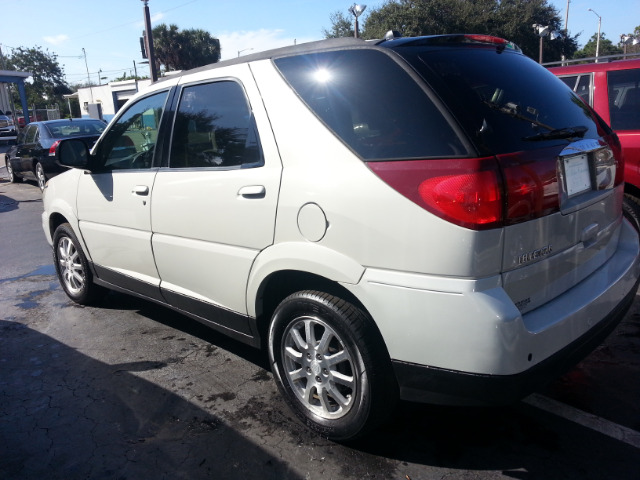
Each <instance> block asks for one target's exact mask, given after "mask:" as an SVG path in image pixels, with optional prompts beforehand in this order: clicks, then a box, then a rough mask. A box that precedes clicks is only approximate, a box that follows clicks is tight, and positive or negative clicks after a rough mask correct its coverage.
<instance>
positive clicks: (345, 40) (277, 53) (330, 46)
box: [156, 31, 520, 83]
mask: <svg viewBox="0 0 640 480" xmlns="http://www.w3.org/2000/svg"><path fill="white" fill-rule="evenodd" d="M394 35H396V34H395V32H391V31H390V32H389V33H388V34H387V36H386V37H385V38H383V39H375V40H363V39H362V38H354V37H340V38H328V39H325V40H318V41H315V42H307V43H301V44H299V45H289V46H286V47H282V48H276V49H272V50H265V51H263V52H258V53H252V54H249V55H243V56H242V57H238V58H233V59H229V60H223V61H221V62H217V63H212V64H209V65H205V66H202V67H198V68H194V69H192V70H185V71H182V72H180V73H179V74H177V75H170V76H167V77H163V78H160V79H158V82H156V83H159V82H162V81H167V80H170V79H171V78H175V77H176V76H184V75H190V74H192V73H197V72H204V71H207V70H213V69H216V68H222V67H226V66H229V65H237V64H243V63H249V62H255V61H259V60H268V59H273V58H278V57H286V56H290V55H301V54H306V53H317V52H323V51H327V50H337V49H347V48H362V47H369V48H376V47H386V48H390V49H393V48H395V47H400V46H405V45H411V44H418V43H420V44H423V45H426V44H427V42H428V41H430V40H432V41H438V42H439V43H442V41H446V40H456V39H461V38H464V37H477V38H479V37H484V38H486V39H489V38H492V39H496V40H501V41H502V42H504V44H505V45H506V44H509V45H511V46H512V47H515V49H516V50H517V51H520V49H519V48H518V47H517V46H515V45H514V44H512V43H510V42H508V41H506V40H502V39H499V38H498V37H492V36H489V35H473V34H451V35H429V36H422V37H396V36H394ZM450 43H454V42H450Z"/></svg>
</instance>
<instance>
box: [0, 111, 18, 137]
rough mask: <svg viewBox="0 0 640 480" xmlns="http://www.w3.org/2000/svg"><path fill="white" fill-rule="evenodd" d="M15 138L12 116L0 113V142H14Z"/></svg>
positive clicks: (15, 132)
mask: <svg viewBox="0 0 640 480" xmlns="http://www.w3.org/2000/svg"><path fill="white" fill-rule="evenodd" d="M16 138H17V131H16V126H15V124H14V123H13V118H11V117H9V116H8V115H0V142H14V141H15V140H16Z"/></svg>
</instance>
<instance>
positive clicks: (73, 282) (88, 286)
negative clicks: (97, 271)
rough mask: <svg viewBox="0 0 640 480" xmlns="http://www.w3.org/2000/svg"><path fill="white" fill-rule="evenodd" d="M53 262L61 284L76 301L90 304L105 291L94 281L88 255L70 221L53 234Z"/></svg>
mask: <svg viewBox="0 0 640 480" xmlns="http://www.w3.org/2000/svg"><path fill="white" fill-rule="evenodd" d="M53 262H54V265H55V267H56V272H57V274H58V280H60V285H62V288H63V289H64V291H65V293H66V294H67V296H68V297H69V298H70V299H71V300H73V301H74V302H76V303H79V304H81V305H88V304H90V303H92V302H93V301H95V300H96V299H97V297H98V296H99V294H101V293H102V292H103V291H104V290H103V289H102V288H101V287H99V286H98V285H95V284H94V283H93V276H92V273H91V269H90V268H89V262H88V261H87V257H86V256H85V254H84V252H83V251H82V247H81V246H80V242H78V238H77V237H76V235H75V234H74V233H73V230H72V229H71V225H69V224H68V223H63V224H62V225H60V226H59V227H58V228H56V231H55V232H54V234H53Z"/></svg>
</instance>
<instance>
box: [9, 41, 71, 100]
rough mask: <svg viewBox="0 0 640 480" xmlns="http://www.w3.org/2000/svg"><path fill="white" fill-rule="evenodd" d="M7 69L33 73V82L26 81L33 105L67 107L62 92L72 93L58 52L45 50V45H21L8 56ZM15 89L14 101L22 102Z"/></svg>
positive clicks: (26, 88) (29, 97) (65, 93)
mask: <svg viewBox="0 0 640 480" xmlns="http://www.w3.org/2000/svg"><path fill="white" fill-rule="evenodd" d="M6 63H7V69H8V70H18V71H24V72H31V73H32V76H31V82H30V81H29V80H27V81H26V82H25V90H26V94H27V104H28V105H29V107H31V106H32V105H35V107H36V108H46V107H47V105H52V104H55V103H57V104H59V105H60V107H61V109H65V108H66V102H65V101H64V98H63V97H62V95H67V94H70V93H71V89H70V88H69V86H68V85H67V83H66V82H65V80H64V71H63V70H62V68H61V67H60V65H59V64H58V60H57V55H56V54H55V53H49V51H48V50H46V51H43V50H42V48H41V47H37V46H36V47H33V48H24V47H18V48H16V49H14V50H13V53H12V54H11V55H10V56H9V57H7V62H6ZM16 90H17V89H14V102H15V103H16V104H17V105H19V104H20V99H19V97H18V93H17V91H16Z"/></svg>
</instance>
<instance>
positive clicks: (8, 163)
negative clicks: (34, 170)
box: [4, 155, 18, 183]
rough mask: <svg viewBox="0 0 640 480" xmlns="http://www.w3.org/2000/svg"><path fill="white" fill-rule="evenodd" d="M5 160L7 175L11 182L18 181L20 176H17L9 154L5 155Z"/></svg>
mask: <svg viewBox="0 0 640 480" xmlns="http://www.w3.org/2000/svg"><path fill="white" fill-rule="evenodd" d="M4 162H5V165H6V167H7V175H8V176H9V182H11V183H16V182H17V181H18V177H16V174H15V172H14V171H13V166H12V165H11V160H10V159H9V155H5V157H4Z"/></svg>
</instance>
